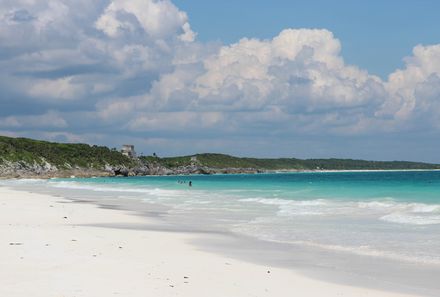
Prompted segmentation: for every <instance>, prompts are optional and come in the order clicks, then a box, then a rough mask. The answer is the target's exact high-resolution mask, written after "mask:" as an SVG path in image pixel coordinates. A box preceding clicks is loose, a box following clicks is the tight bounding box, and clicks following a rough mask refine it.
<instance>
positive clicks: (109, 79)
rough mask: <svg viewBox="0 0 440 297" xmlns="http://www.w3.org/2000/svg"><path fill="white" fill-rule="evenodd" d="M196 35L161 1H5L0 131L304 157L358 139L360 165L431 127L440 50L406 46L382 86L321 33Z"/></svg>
mask: <svg viewBox="0 0 440 297" xmlns="http://www.w3.org/2000/svg"><path fill="white" fill-rule="evenodd" d="M196 37H197V34H196V33H195V32H194V31H193V30H192V29H191V26H190V22H189V18H188V16H187V14H186V13H185V12H183V11H181V10H179V9H178V8H177V7H176V6H175V5H174V4H173V3H172V2H171V1H168V0H160V1H159V0H133V1H123V0H113V1H110V0H97V1H93V2H91V1H85V0H76V1H62V0H50V1H42V0H32V1H30V0H19V1H17V0H14V1H11V0H5V1H2V2H1V3H0V90H1V93H0V132H2V133H3V134H7V135H23V136H31V137H39V138H45V139H54V140H66V141H85V142H91V143H103V144H107V145H112V146H117V145H119V144H120V142H123V141H130V142H133V143H135V144H136V145H138V146H140V147H141V149H143V150H145V151H146V152H147V153H151V151H152V150H159V151H160V150H161V151H163V152H165V153H169V154H172V153H181V152H188V153H193V152H197V151H223V152H230V153H238V154H240V153H241V154H245V153H246V152H248V154H256V155H265V153H264V152H267V151H268V150H270V151H271V152H272V153H271V154H272V155H276V154H281V155H286V154H292V155H294V154H299V155H304V156H307V152H309V153H311V154H313V153H314V154H315V155H318V156H319V155H322V156H325V155H326V153H325V152H324V151H322V150H319V149H316V146H317V145H319V144H321V145H325V146H326V147H327V148H328V149H329V152H330V153H327V155H331V154H332V152H336V151H338V149H339V150H340V151H342V152H343V151H344V150H345V151H346V150H347V143H343V141H346V140H347V139H355V138H356V137H357V138H359V137H362V138H363V139H364V141H359V142H356V143H354V144H353V145H354V146H353V149H354V150H358V151H359V152H360V153H359V154H358V155H355V154H354V155H355V156H360V157H367V158H368V157H379V158H380V157H383V158H386V157H387V156H392V149H390V151H389V154H388V155H387V154H385V155H380V152H379V151H377V155H374V154H373V155H368V154H363V153H362V148H367V147H369V146H370V149H371V142H378V143H381V145H382V146H383V145H385V144H386V143H388V142H387V141H384V139H385V140H386V139H388V138H389V139H394V138H393V137H396V135H401V137H400V139H401V140H402V139H405V141H410V140H409V139H408V135H410V136H411V135H415V136H416V135H420V133H421V134H424V135H426V137H428V138H432V137H433V135H434V136H435V135H437V136H438V133H439V132H440V45H428V46H427V45H417V46H415V47H414V49H413V53H412V55H411V56H410V57H406V58H405V60H404V62H405V67H404V68H403V69H398V70H396V71H395V72H393V73H391V74H390V75H389V77H388V79H387V80H382V79H381V78H379V77H377V76H375V75H372V74H369V73H368V72H367V71H366V70H363V69H359V68H358V67H356V66H354V65H347V64H346V63H344V59H343V57H342V55H341V42H340V41H339V40H338V39H337V38H336V37H335V36H334V35H333V33H332V32H330V31H328V30H325V29H285V30H283V31H282V32H280V33H279V34H278V35H277V36H274V37H273V38H272V39H268V40H261V39H255V38H243V39H241V40H240V41H238V42H237V43H234V44H228V45H224V44H219V43H201V42H198V41H197V38H196ZM420 131H422V132H420ZM374 135H375V136H374ZM402 135H403V136H402ZM397 139H399V137H397ZM381 141H382V142H381ZM402 141H403V140H402ZM311 146H312V147H313V148H312V149H311V148H310V147H311ZM378 148H379V146H377V147H375V148H374V149H376V150H378ZM410 148H411V145H409V146H408V149H410ZM271 154H269V153H268V154H266V155H271ZM405 156H407V158H412V155H411V154H407V155H403V157H405ZM438 161H439V162H440V159H439V160H438Z"/></svg>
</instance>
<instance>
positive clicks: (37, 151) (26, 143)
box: [0, 136, 440, 170]
mask: <svg viewBox="0 0 440 297" xmlns="http://www.w3.org/2000/svg"><path fill="white" fill-rule="evenodd" d="M140 159H141V161H143V162H142V163H144V164H152V163H153V164H156V165H160V166H164V167H167V168H170V169H175V168H177V167H182V166H189V165H198V166H205V167H208V168H214V169H226V168H247V169H248V168H252V169H256V170H317V169H318V170H356V169H359V170H366V169H371V170H373V169H440V165H439V164H427V163H418V162H402V161H393V162H380V161H364V160H351V159H308V160H301V159H295V158H280V159H257V158H238V157H233V156H229V155H223V154H198V155H193V156H182V157H170V158H159V157H157V156H155V155H154V156H145V157H140ZM4 161H12V162H22V163H27V164H34V163H37V164H40V165H41V164H43V163H44V162H45V161H47V162H48V163H50V164H52V165H55V166H57V167H58V168H59V169H70V168H71V167H81V168H91V169H103V167H104V166H105V165H106V164H109V165H112V166H125V167H127V168H134V167H136V166H139V162H137V161H136V160H133V159H130V158H128V157H125V156H124V155H122V154H121V153H120V152H118V151H117V150H116V149H109V148H107V147H104V146H96V145H94V146H90V145H88V144H66V143H54V142H47V141H39V140H32V139H27V138H11V137H5V136H0V164H1V163H3V162H4Z"/></svg>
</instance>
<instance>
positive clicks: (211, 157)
mask: <svg viewBox="0 0 440 297" xmlns="http://www.w3.org/2000/svg"><path fill="white" fill-rule="evenodd" d="M191 157H196V161H195V162H194V161H191ZM141 159H143V160H144V161H147V162H156V163H157V164H160V165H162V166H166V167H168V168H176V167H179V166H188V165H191V164H192V163H194V164H197V165H201V166H206V167H210V168H219V169H221V168H254V169H259V170H283V169H285V170H317V169H320V170H367V169H369V170H374V169H390V170H391V169H440V165H438V164H427V163H419V162H403V161H392V162H381V161H364V160H351V159H307V160H301V159H295V158H279V159H257V158H238V157H233V156H229V155H223V154H198V155H194V156H183V157H170V158H158V157H153V156H148V157H141Z"/></svg>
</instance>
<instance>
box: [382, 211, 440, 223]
mask: <svg viewBox="0 0 440 297" xmlns="http://www.w3.org/2000/svg"><path fill="white" fill-rule="evenodd" d="M380 219H381V220H383V221H386V222H391V223H399V224H407V225H435V224H440V215H417V214H411V213H391V214H388V215H385V216H382V217H381V218H380Z"/></svg>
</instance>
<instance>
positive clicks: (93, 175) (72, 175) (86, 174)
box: [0, 168, 440, 180]
mask: <svg viewBox="0 0 440 297" xmlns="http://www.w3.org/2000/svg"><path fill="white" fill-rule="evenodd" d="M237 169H239V168H237ZM431 171H440V169H435V168H433V169H341V170H337V169H335V170H333V169H329V170H299V169H282V170H255V172H249V171H243V172H231V173H222V172H219V173H209V174H202V173H188V174H182V173H175V174H145V175H133V176H123V175H110V174H109V173H108V172H106V171H103V172H102V173H100V172H97V171H93V172H91V171H84V172H83V173H78V172H76V174H75V173H73V172H70V171H69V172H60V173H59V174H41V175H32V174H31V175H23V176H17V175H0V180H27V179H29V180H32V179H35V180H39V179H41V180H49V179H57V178H96V177H109V178H112V177H115V178H126V177H144V176H147V177H153V176H199V175H200V176H204V175H249V174H252V175H254V174H255V175H259V174H287V173H350V172H359V173H362V172H365V173H368V172H431Z"/></svg>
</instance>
